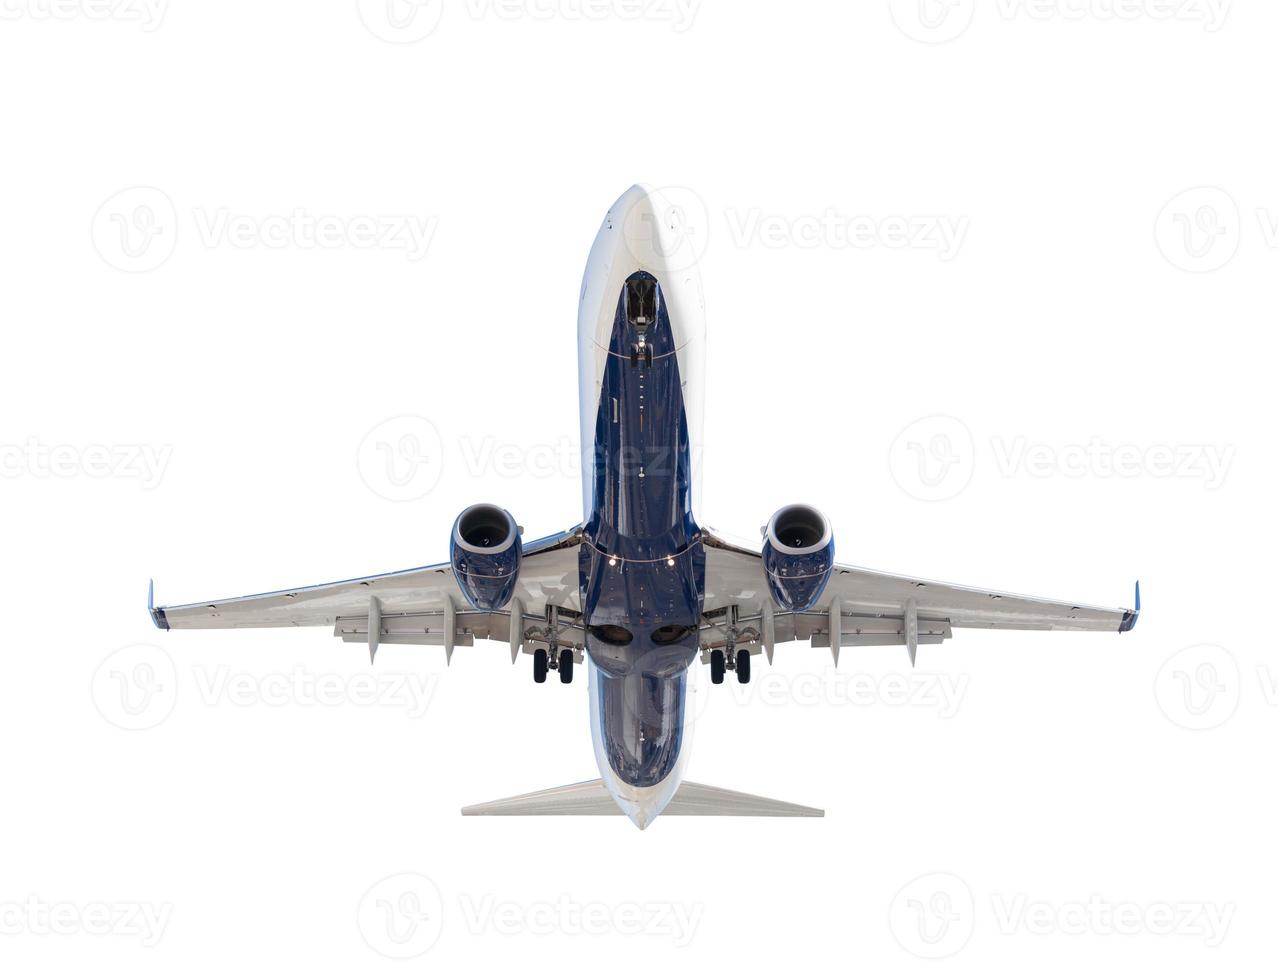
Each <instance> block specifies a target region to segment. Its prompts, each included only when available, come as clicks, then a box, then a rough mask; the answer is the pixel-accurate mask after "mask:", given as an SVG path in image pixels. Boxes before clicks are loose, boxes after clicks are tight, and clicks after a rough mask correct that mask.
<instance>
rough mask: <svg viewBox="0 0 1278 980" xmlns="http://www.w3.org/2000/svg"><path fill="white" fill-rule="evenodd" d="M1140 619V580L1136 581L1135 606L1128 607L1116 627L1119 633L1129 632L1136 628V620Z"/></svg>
mask: <svg viewBox="0 0 1278 980" xmlns="http://www.w3.org/2000/svg"><path fill="white" fill-rule="evenodd" d="M1138 619H1140V582H1139V581H1138V582H1137V583H1136V608H1135V609H1129V610H1127V612H1126V613H1125V614H1124V615H1123V622H1122V624H1121V625H1120V626H1119V627H1118V632H1120V633H1130V632H1131V631H1132V630H1134V629H1135V628H1136V620H1138Z"/></svg>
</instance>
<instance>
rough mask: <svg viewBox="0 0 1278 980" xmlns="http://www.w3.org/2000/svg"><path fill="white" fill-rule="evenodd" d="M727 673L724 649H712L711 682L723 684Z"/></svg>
mask: <svg viewBox="0 0 1278 980" xmlns="http://www.w3.org/2000/svg"><path fill="white" fill-rule="evenodd" d="M724 673H725V659H724V656H723V651H722V650H711V651H710V683H711V684H722V683H723V675H724Z"/></svg>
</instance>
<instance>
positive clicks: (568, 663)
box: [559, 650, 573, 684]
mask: <svg viewBox="0 0 1278 980" xmlns="http://www.w3.org/2000/svg"><path fill="white" fill-rule="evenodd" d="M572 664H573V660H572V651H571V650H560V651H559V683H560V684H571V683H572Z"/></svg>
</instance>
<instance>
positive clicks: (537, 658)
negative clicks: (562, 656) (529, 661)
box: [533, 650, 550, 684]
mask: <svg viewBox="0 0 1278 980" xmlns="http://www.w3.org/2000/svg"><path fill="white" fill-rule="evenodd" d="M549 672H550V657H549V656H548V655H547V654H546V651H545V650H534V651H533V683H534V684H545V683H546V675H547V674H548V673H549Z"/></svg>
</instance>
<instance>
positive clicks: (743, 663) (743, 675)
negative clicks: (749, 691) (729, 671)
mask: <svg viewBox="0 0 1278 980" xmlns="http://www.w3.org/2000/svg"><path fill="white" fill-rule="evenodd" d="M737 682H738V683H739V684H749V683H750V651H749V650H738V651H737Z"/></svg>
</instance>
